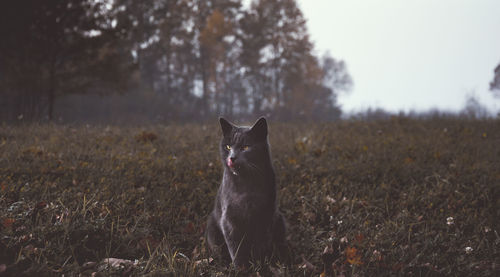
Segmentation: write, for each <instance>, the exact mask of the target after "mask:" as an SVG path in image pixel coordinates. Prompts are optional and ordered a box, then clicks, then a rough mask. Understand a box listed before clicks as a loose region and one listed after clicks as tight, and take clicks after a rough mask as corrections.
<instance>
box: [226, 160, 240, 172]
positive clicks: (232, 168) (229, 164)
mask: <svg viewBox="0 0 500 277" xmlns="http://www.w3.org/2000/svg"><path fill="white" fill-rule="evenodd" d="M226 165H227V167H228V168H229V170H230V171H231V173H233V175H238V172H237V170H238V169H239V168H240V166H238V165H237V164H235V163H234V162H233V161H232V160H231V159H230V158H229V157H228V158H227V160H226Z"/></svg>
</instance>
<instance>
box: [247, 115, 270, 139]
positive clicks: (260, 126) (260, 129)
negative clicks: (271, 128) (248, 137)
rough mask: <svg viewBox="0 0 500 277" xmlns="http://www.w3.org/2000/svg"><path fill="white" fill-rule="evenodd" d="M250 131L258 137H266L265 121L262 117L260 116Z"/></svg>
mask: <svg viewBox="0 0 500 277" xmlns="http://www.w3.org/2000/svg"><path fill="white" fill-rule="evenodd" d="M250 132H251V133H252V134H253V135H255V136H256V137H257V138H258V139H263V140H264V139H266V137H267V121H266V119H265V118H264V117H261V118H259V119H258V120H257V122H255V124H254V125H253V126H252V128H251V130H250Z"/></svg>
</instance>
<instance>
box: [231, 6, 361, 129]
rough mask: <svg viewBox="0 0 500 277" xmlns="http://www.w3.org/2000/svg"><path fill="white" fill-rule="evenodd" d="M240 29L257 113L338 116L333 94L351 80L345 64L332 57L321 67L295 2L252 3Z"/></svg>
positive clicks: (289, 115) (293, 116)
mask: <svg viewBox="0 0 500 277" xmlns="http://www.w3.org/2000/svg"><path fill="white" fill-rule="evenodd" d="M241 25H242V29H243V46H242V47H243V49H242V55H241V61H242V64H243V65H244V67H245V68H244V69H245V72H246V75H245V78H246V79H248V80H250V81H249V82H248V83H249V88H250V91H251V92H250V95H251V97H250V98H251V99H252V100H253V101H252V104H253V113H254V114H260V113H262V111H264V110H267V111H272V112H273V113H274V114H275V115H276V116H278V117H281V118H289V119H293V118H311V117H316V118H320V117H323V118H325V117H327V116H326V114H328V113H330V112H331V113H330V114H332V115H335V116H338V114H339V109H338V107H336V106H335V105H336V97H335V94H336V93H338V91H341V90H345V89H348V87H349V85H350V83H352V81H351V79H350V77H349V74H348V73H347V71H346V69H345V66H344V64H343V62H337V61H335V60H334V59H332V58H330V59H327V60H325V61H324V64H323V65H321V64H320V61H319V59H318V58H317V57H316V56H315V55H314V54H313V44H312V43H311V41H310V39H309V35H308V32H307V27H306V20H305V18H304V17H303V15H302V12H301V11H300V9H299V8H298V6H297V3H296V2H295V1H294V0H268V1H262V0H259V1H254V2H252V5H251V7H250V10H249V11H248V12H247V14H246V16H245V18H243V19H242V24H241ZM313 114H314V115H313ZM335 116H334V117H335Z"/></svg>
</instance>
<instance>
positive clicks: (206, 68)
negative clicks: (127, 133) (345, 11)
mask: <svg viewBox="0 0 500 277" xmlns="http://www.w3.org/2000/svg"><path fill="white" fill-rule="evenodd" d="M242 2H243V1H241V0H151V1H134V0H115V1H106V0H101V1H95V0H78V1H77V0H66V1H57V0H42V1H40V0H24V1H2V3H0V97H1V100H0V117H1V118H0V119H1V121H13V120H19V119H20V118H22V119H23V120H35V121H39V120H53V119H56V118H59V117H61V118H63V120H64V119H73V120H84V119H86V118H92V119H99V118H102V117H106V118H121V119H124V118H144V119H145V120H150V119H159V120H166V121H174V120H175V121H176V120H200V119H204V118H208V117H212V116H216V115H226V116H230V117H233V118H235V117H239V118H245V117H254V116H256V115H261V114H266V115H268V116H270V117H273V118H274V119H282V120H283V119H287V120H294V119H322V120H333V119H337V118H339V116H340V113H341V112H340V108H339V107H338V104H337V100H336V96H337V94H338V93H339V92H340V91H345V90H348V89H349V88H350V87H351V86H352V80H351V77H350V76H349V74H348V72H347V70H346V67H345V64H344V62H343V61H339V60H337V59H335V58H333V57H331V56H329V55H324V56H321V57H319V56H317V55H316V54H315V52H314V49H313V48H314V47H313V44H312V42H311V40H310V38H309V35H308V32H307V28H306V21H305V19H304V17H303V14H302V12H301V11H300V9H299V7H298V6H297V3H296V2H295V1H294V0H257V1H252V3H251V4H250V6H248V7H247V6H244V5H243V3H242Z"/></svg>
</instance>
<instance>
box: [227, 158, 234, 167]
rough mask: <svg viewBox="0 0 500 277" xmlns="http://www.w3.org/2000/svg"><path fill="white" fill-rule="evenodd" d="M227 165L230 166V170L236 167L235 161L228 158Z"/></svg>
mask: <svg viewBox="0 0 500 277" xmlns="http://www.w3.org/2000/svg"><path fill="white" fill-rule="evenodd" d="M226 164H227V166H229V167H230V168H233V166H234V163H233V161H231V159H230V158H229V157H227V159H226Z"/></svg>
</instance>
